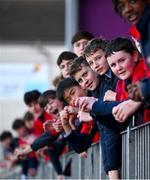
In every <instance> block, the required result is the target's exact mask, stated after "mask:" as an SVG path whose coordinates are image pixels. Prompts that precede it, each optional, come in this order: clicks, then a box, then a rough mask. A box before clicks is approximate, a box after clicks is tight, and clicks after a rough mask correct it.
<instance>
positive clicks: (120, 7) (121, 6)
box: [118, 3, 125, 14]
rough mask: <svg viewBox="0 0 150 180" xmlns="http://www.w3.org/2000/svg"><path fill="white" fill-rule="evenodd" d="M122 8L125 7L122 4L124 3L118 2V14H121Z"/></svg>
mask: <svg viewBox="0 0 150 180" xmlns="http://www.w3.org/2000/svg"><path fill="white" fill-rule="evenodd" d="M124 8H125V5H124V4H122V3H120V4H119V5H118V11H119V13H120V14H121V13H122V11H123V10H124Z"/></svg>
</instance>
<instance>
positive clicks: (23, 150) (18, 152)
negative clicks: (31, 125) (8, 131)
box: [14, 145, 32, 159]
mask: <svg viewBox="0 0 150 180" xmlns="http://www.w3.org/2000/svg"><path fill="white" fill-rule="evenodd" d="M31 151H32V149H31V147H30V145H26V146H23V147H19V148H16V149H15V152H14V155H15V156H17V157H18V158H21V159H24V158H25V157H26V155H27V154H28V153H30V152H31Z"/></svg>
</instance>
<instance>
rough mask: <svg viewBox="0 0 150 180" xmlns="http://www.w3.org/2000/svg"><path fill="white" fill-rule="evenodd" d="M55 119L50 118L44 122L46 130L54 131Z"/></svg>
mask: <svg viewBox="0 0 150 180" xmlns="http://www.w3.org/2000/svg"><path fill="white" fill-rule="evenodd" d="M52 124H53V121H52V120H48V121H46V122H45V123H44V124H43V128H44V131H47V132H49V131H52V130H54V127H53V125H52Z"/></svg>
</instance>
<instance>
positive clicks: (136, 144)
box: [122, 122, 150, 179]
mask: <svg viewBox="0 0 150 180" xmlns="http://www.w3.org/2000/svg"><path fill="white" fill-rule="evenodd" d="M122 178H123V179H150V122H148V123H145V124H143V125H140V126H137V127H128V129H127V131H125V132H124V133H123V134H122Z"/></svg>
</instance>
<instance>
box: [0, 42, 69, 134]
mask: <svg viewBox="0 0 150 180" xmlns="http://www.w3.org/2000/svg"><path fill="white" fill-rule="evenodd" d="M64 50H66V48H65V47H64V46H63V45H62V46H61V45H59V46H58V45H53V46H50V45H41V44H39V43H36V44H26V45H22V44H18V45H4V44H1V45H0V64H2V63H17V64H21V63H29V62H32V63H44V64H45V63H46V64H47V65H48V67H49V75H48V78H47V81H48V82H49V88H53V85H52V83H51V82H52V80H53V79H54V78H55V76H56V75H58V74H59V69H58V67H57V65H56V59H57V56H58V55H59V54H60V53H61V52H62V51H64ZM25 111H26V107H25V105H24V103H23V99H21V98H19V97H18V98H5V97H3V98H1V99H0V132H1V131H2V130H4V129H11V124H12V121H13V120H14V118H16V117H22V115H23V113H24V112H25Z"/></svg>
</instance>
